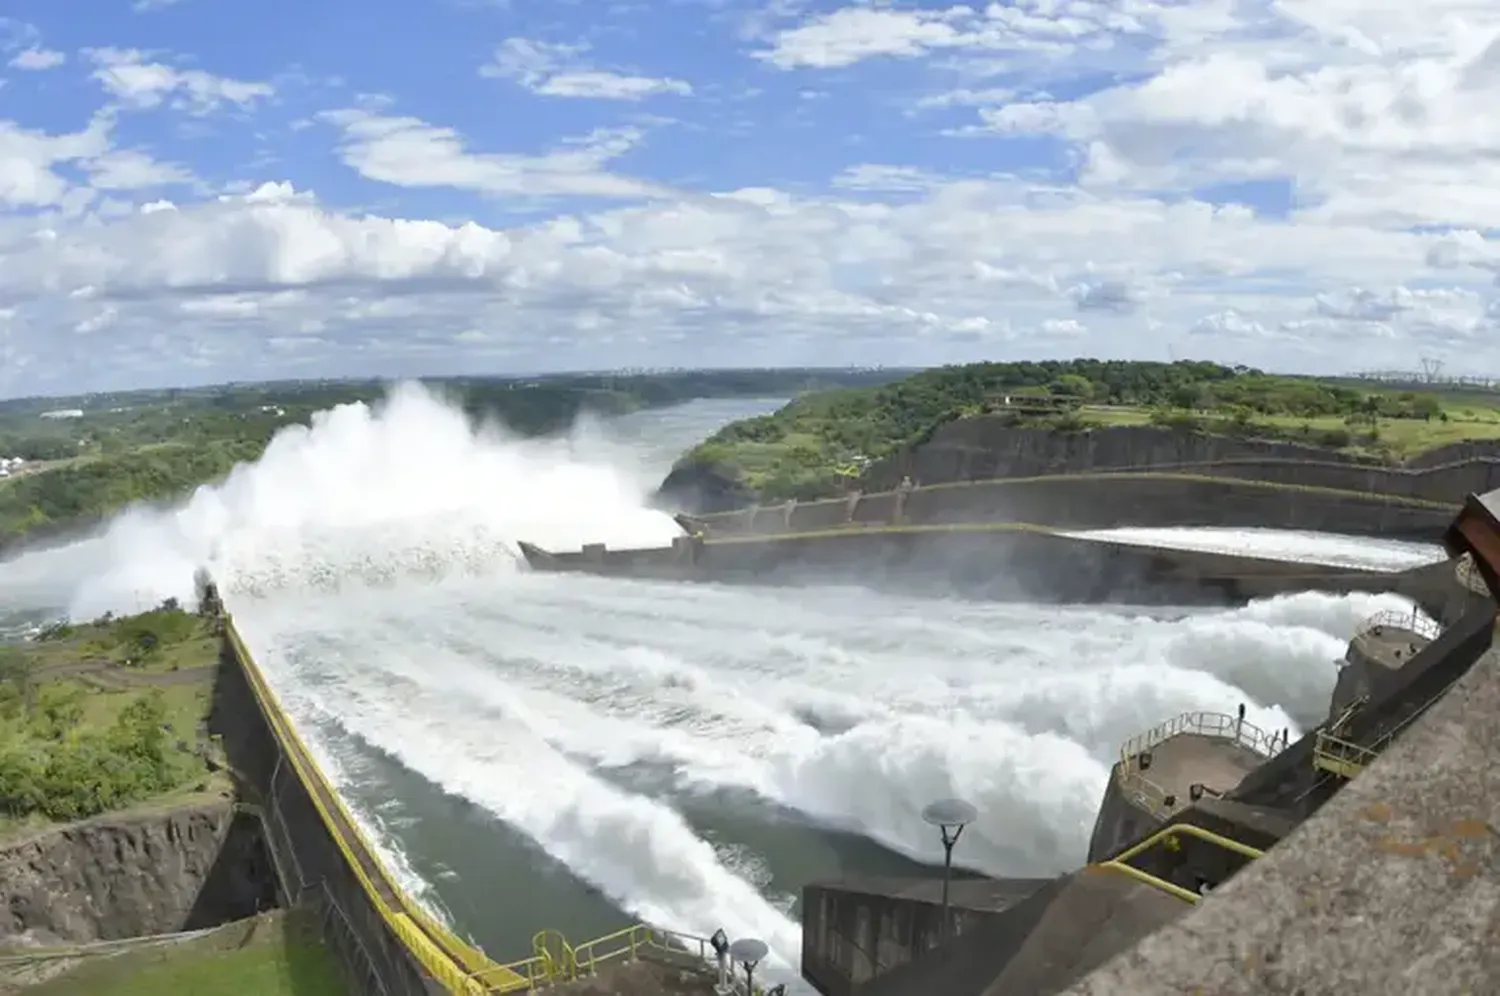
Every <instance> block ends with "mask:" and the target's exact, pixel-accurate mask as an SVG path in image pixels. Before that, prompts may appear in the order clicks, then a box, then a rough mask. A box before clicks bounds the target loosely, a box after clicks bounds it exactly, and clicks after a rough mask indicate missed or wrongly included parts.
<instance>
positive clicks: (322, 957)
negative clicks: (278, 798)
mask: <svg viewBox="0 0 1500 996" xmlns="http://www.w3.org/2000/svg"><path fill="white" fill-rule="evenodd" d="M347 991H348V989H347V987H346V986H345V985H344V982H343V979H342V978H341V976H340V972H339V967H338V964H337V962H336V961H335V960H334V957H333V954H332V952H330V951H329V950H328V949H327V948H325V947H324V946H323V945H322V943H321V942H320V940H319V938H318V932H317V924H316V922H315V921H314V920H313V919H312V915H311V913H310V912H309V911H306V910H285V911H282V910H278V911H276V912H273V913H264V914H261V915H260V916H258V917H254V918H251V919H248V920H241V921H239V922H237V923H231V924H226V925H225V926H223V927H220V928H219V929H218V930H215V931H214V932H213V933H211V934H207V935H205V936H203V937H198V938H194V939H192V940H189V941H183V942H180V943H177V944H158V945H154V946H151V947H143V948H141V949H138V950H134V951H128V952H126V953H124V954H113V955H108V956H104V957H99V958H94V959H91V960H90V961H88V962H87V963H85V964H84V965H82V966H80V967H79V968H76V969H74V970H72V971H70V972H67V973H66V974H64V975H60V976H58V977H56V978H54V979H51V980H49V981H47V982H44V983H42V984H41V985H39V986H35V987H32V988H30V989H28V990H27V993H28V994H30V996H77V994H79V993H88V994H90V996H161V994H164V993H171V994H174V996H343V994H344V993H346V992H347Z"/></svg>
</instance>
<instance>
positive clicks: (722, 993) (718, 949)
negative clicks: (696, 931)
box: [708, 927, 734, 996]
mask: <svg viewBox="0 0 1500 996" xmlns="http://www.w3.org/2000/svg"><path fill="white" fill-rule="evenodd" d="M708 943H709V944H710V945H711V946H712V947H713V949H714V956H715V958H716V960H717V961H718V963H719V982H718V984H717V985H715V986H714V992H715V993H716V994H717V996H734V983H732V982H730V980H729V935H728V934H726V933H724V928H723V927H720V928H719V929H718V930H716V931H714V936H712V937H710V938H709V939H708Z"/></svg>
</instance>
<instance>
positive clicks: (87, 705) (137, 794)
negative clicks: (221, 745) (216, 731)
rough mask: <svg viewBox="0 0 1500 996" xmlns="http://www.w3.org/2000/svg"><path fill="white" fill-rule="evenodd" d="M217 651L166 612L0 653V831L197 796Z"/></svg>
mask: <svg viewBox="0 0 1500 996" xmlns="http://www.w3.org/2000/svg"><path fill="white" fill-rule="evenodd" d="M218 647H219V643H218V638H217V636H216V635H215V633H214V632H213V629H212V624H211V623H210V622H208V621H207V620H204V619H202V618H200V617H198V616H196V615H193V614H190V613H187V612H184V611H182V610H181V609H180V608H178V607H177V606H176V605H175V604H173V603H171V602H168V603H164V604H163V605H162V606H161V607H160V608H157V609H154V610H152V611H150V612H144V613H141V614H139V615H134V616H128V617H123V618H112V617H110V616H105V617H103V618H101V619H98V620H96V621H94V622H92V623H86V624H83V625H76V626H75V625H58V626H54V627H52V628H50V629H48V630H45V631H44V632H42V633H41V634H39V635H38V636H37V638H36V639H34V640H31V641H28V642H26V643H22V644H16V645H5V646H0V827H10V828H14V827H15V826H17V825H27V824H36V823H44V822H47V821H67V820H76V819H82V818H85V817H89V816H95V815H98V814H100V813H103V812H107V811H109V810H114V809H121V808H125V807H128V806H133V805H136V804H139V803H142V802H146V801H148V800H151V799H153V798H156V797H160V796H164V795H169V794H172V793H176V792H178V791H201V790H202V789H204V788H206V787H207V782H208V778H209V767H208V764H207V761H206V760H205V757H204V749H205V747H206V745H205V744H203V743H202V742H200V736H201V726H202V724H203V722H204V721H205V720H206V719H207V716H208V709H209V705H210V699H211V692H212V685H213V673H214V666H215V664H216V662H217V660H218Z"/></svg>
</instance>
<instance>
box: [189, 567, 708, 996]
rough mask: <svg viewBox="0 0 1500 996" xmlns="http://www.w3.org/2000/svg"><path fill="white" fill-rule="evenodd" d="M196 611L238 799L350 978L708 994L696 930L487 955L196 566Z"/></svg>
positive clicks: (383, 984) (481, 991)
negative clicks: (375, 813) (207, 629)
mask: <svg viewBox="0 0 1500 996" xmlns="http://www.w3.org/2000/svg"><path fill="white" fill-rule="evenodd" d="M199 586H200V602H201V606H202V609H203V611H205V612H206V613H207V614H209V615H213V616H217V617H218V618H220V619H221V620H222V624H223V630H224V648H223V653H222V656H221V660H220V665H219V667H220V675H219V680H218V682H217V683H216V685H215V690H214V702H213V710H212V713H211V715H210V719H209V727H210V730H211V732H212V733H213V734H214V735H215V736H216V737H218V738H219V740H220V742H221V744H222V746H223V749H224V753H225V756H226V759H227V761H228V764H229V768H230V770H231V772H232V774H233V776H234V778H235V781H236V787H237V790H238V792H239V795H240V797H241V799H243V800H245V801H243V802H242V803H241V804H240V805H239V807H238V808H239V810H240V811H241V812H243V813H245V814H248V815H250V816H253V817H254V818H255V819H256V820H258V821H259V823H260V826H261V829H262V836H263V838H264V840H265V842H266V845H267V850H268V851H269V854H270V857H271V859H272V863H273V864H274V865H275V868H276V879H277V887H278V891H279V896H278V899H279V900H280V901H281V902H282V903H283V904H285V905H296V904H301V905H305V906H311V907H312V908H313V909H314V910H315V911H316V912H317V919H318V921H319V922H320V924H321V925H322V928H323V937H324V940H325V942H326V943H327V944H329V946H330V947H331V948H332V949H333V950H334V952H335V953H336V954H337V956H338V958H339V960H340V961H341V962H342V964H343V966H344V968H345V970H346V973H347V976H348V980H349V981H350V983H351V985H352V987H353V990H354V991H355V992H358V993H361V994H378V996H437V994H453V996H485V994H491V993H511V992H521V991H530V990H533V989H536V988H547V989H549V990H550V991H554V992H557V993H559V994H567V993H574V994H577V996H603V994H610V996H711V994H713V993H714V982H715V981H716V979H717V976H716V973H714V972H713V971H711V970H710V969H709V967H708V962H709V959H710V957H711V952H710V951H709V950H708V942H707V941H706V940H705V939H702V938H697V937H691V936H687V935H682V934H675V933H672V932H670V931H665V930H659V929H656V928H651V927H647V926H645V925H636V926H633V927H630V928H628V929H627V930H625V931H621V932H619V933H618V934H616V935H611V936H609V937H606V938H601V939H598V940H595V941H590V942H586V943H584V944H581V945H578V946H577V947H574V946H573V945H571V944H569V942H568V941H567V940H566V939H565V938H563V937H562V936H561V935H558V934H556V933H555V932H545V933H544V934H540V935H538V936H537V938H536V939H534V941H533V948H534V950H535V951H536V954H535V956H534V957H532V958H530V959H526V960H524V961H521V962H516V963H512V964H509V965H497V964H496V963H494V962H493V961H491V960H490V959H489V958H488V957H487V956H486V955H485V954H484V953H483V952H482V951H480V950H478V949H477V948H474V947H473V946H471V945H470V944H468V943H467V942H465V941H463V940H462V939H460V938H459V937H457V936H456V935H455V934H454V933H453V932H452V931H451V930H449V929H448V928H447V927H446V926H445V925H444V924H442V923H440V922H438V921H437V920H436V919H435V918H433V917H432V916H431V915H430V914H428V913H426V912H425V910H424V909H423V908H422V907H420V906H419V905H418V904H417V903H416V902H415V901H413V900H412V898H411V897H409V896H407V895H406V894H405V893H404V892H403V891H402V890H401V888H400V886H399V885H398V884H397V882H396V879H395V878H394V876H393V875H392V874H391V873H390V872H389V870H388V869H386V868H385V867H384V866H383V865H382V863H381V862H380V860H379V858H378V856H377V854H376V852H375V850H374V848H373V847H372V846H371V845H370V843H369V842H368V841H367V840H366V839H365V838H364V836H363V834H362V833H361V832H360V830H359V829H358V827H357V826H356V825H355V822H354V820H353V817H352V816H351V815H350V814H349V812H348V810H347V809H346V808H345V807H344V804H343V802H342V800H341V799H340V798H339V796H338V793H337V792H336V790H335V789H334V788H333V786H332V785H331V784H330V783H329V782H328V781H327V779H326V778H325V777H324V776H323V774H322V773H321V771H319V769H318V767H317V765H316V763H315V762H314V761H313V759H312V757H311V755H310V754H309V753H308V751H307V748H306V745H305V744H303V743H302V740H301V738H300V737H299V736H298V734H297V732H296V730H295V728H294V727H293V726H292V724H291V721H290V720H289V719H288V718H287V716H286V715H285V714H284V713H283V712H282V711H281V707H280V705H279V704H278V703H277V701H276V698H275V695H274V693H273V692H272V691H271V689H270V687H269V686H268V685H267V684H266V683H265V680H264V677H263V676H262V675H261V673H260V670H259V668H258V666H257V665H256V664H255V662H254V661H253V660H252V659H251V658H250V654H249V651H248V650H247V649H246V648H245V645H244V643H243V642H242V641H241V640H240V638H239V636H238V634H237V633H236V632H235V629H234V624H233V622H232V621H231V620H230V619H229V618H228V617H227V616H225V615H223V614H222V613H223V603H222V602H221V601H220V599H219V597H218V593H217V590H216V589H215V587H214V585H213V583H212V581H211V580H210V579H208V577H207V575H206V574H202V575H200V578H199Z"/></svg>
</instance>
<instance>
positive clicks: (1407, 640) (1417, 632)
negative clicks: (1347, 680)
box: [1349, 612, 1442, 671]
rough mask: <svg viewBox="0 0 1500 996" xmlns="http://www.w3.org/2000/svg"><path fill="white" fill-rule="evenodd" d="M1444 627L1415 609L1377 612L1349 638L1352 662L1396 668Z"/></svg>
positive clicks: (1436, 635)
mask: <svg viewBox="0 0 1500 996" xmlns="http://www.w3.org/2000/svg"><path fill="white" fill-rule="evenodd" d="M1441 632H1442V628H1441V627H1440V626H1438V624H1437V623H1435V622H1433V621H1432V620H1430V619H1428V618H1426V617H1424V616H1421V615H1419V614H1417V613H1416V612H1377V613H1376V614H1375V615H1373V616H1371V617H1370V618H1369V619H1366V620H1365V621H1364V622H1363V623H1362V624H1361V625H1360V627H1359V629H1358V630H1356V631H1355V633H1354V639H1352V640H1350V641H1349V662H1350V663H1351V664H1355V663H1360V662H1365V663H1369V664H1377V665H1379V666H1381V667H1384V668H1386V669H1387V670H1390V671H1395V670H1396V669H1398V668H1400V667H1401V666H1402V665H1403V664H1405V663H1406V662H1407V661H1409V660H1411V659H1412V658H1413V657H1415V656H1416V655H1417V653H1418V652H1419V651H1421V649H1422V648H1423V647H1425V646H1427V644H1429V643H1431V642H1432V641H1433V640H1436V639H1437V638H1438V635H1439V634H1440V633H1441Z"/></svg>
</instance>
